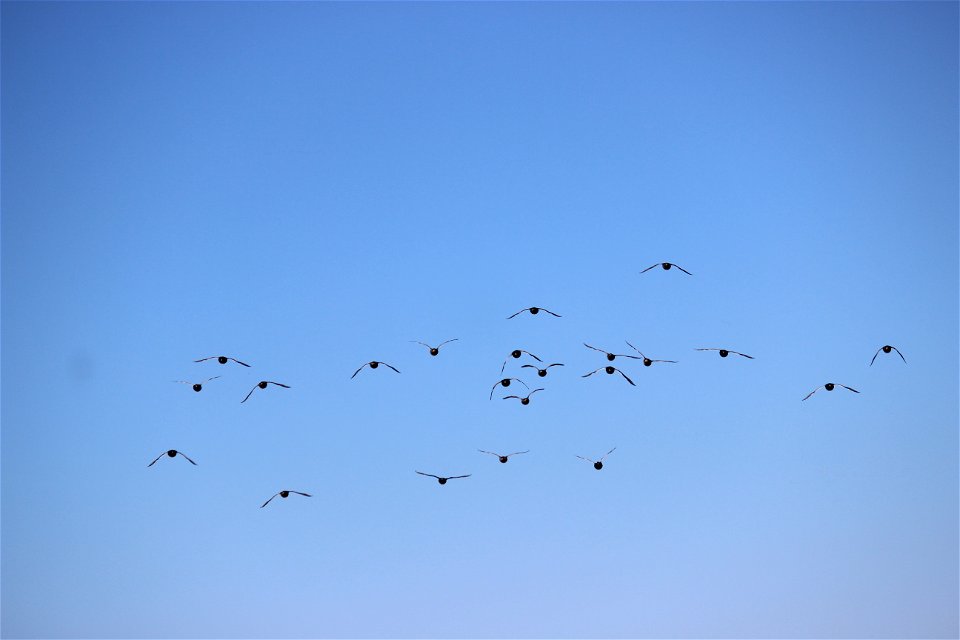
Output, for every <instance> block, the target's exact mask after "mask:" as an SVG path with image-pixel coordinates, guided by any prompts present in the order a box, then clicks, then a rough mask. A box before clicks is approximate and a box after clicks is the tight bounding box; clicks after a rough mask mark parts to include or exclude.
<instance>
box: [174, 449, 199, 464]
mask: <svg viewBox="0 0 960 640" xmlns="http://www.w3.org/2000/svg"><path fill="white" fill-rule="evenodd" d="M177 455H181V456H183V457H184V458H186V459H187V462H189V463H190V464H192V465H193V466H197V463H196V462H194V461H193V460H191V459H190V456H188V455H187V454H185V453H184V452H183V451H177Z"/></svg>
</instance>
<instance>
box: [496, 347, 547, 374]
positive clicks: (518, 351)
mask: <svg viewBox="0 0 960 640" xmlns="http://www.w3.org/2000/svg"><path fill="white" fill-rule="evenodd" d="M523 354H527V355H528V356H530V357H531V358H533V359H534V360H536V361H537V362H543V360H541V359H540V358H538V357H537V356H535V355H533V354H532V353H530V352H529V351H525V350H523V349H514V350H513V351H511V352H510V355H508V356H507V358H506V360H504V361H503V366H501V367H500V373H503V370H504V369H506V368H507V362H509V361H510V358H519V357H520V356H522V355H523Z"/></svg>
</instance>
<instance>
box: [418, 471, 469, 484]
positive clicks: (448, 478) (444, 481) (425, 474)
mask: <svg viewBox="0 0 960 640" xmlns="http://www.w3.org/2000/svg"><path fill="white" fill-rule="evenodd" d="M417 473H419V474H420V475H422V476H429V477H431V478H436V479H437V482H439V483H440V484H447V480H456V479H457V478H469V477H470V476H472V475H473V474H472V473H468V474H467V475H465V476H448V477H446V478H444V477H442V476H435V475H433V474H432V473H424V472H423V471H417Z"/></svg>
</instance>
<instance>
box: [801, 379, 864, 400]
mask: <svg viewBox="0 0 960 640" xmlns="http://www.w3.org/2000/svg"><path fill="white" fill-rule="evenodd" d="M834 387H843V388H844V389H849V390H850V391H853V392H854V393H860V392H859V391H857V390H856V389H854V388H853V387H848V386H847V385H845V384H840V383H839V382H828V383H827V384H822V385H820V386H819V387H817V388H816V389H814V390H813V391H811V392H810V393H808V394H807V395H806V397H804V399H803V400H806V399H807V398H809V397H810V396H812V395H813V394H815V393H816V392H817V391H820V389H826V390H827V391H833V388H834ZM803 400H801V401H800V402H803Z"/></svg>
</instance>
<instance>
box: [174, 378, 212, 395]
mask: <svg viewBox="0 0 960 640" xmlns="http://www.w3.org/2000/svg"><path fill="white" fill-rule="evenodd" d="M219 377H220V376H213V377H212V378H207V379H206V380H204V381H203V382H188V381H186V380H174V382H176V383H179V384H189V385H190V386H191V387H193V390H194V391H196V392H197V393H200V391H202V390H203V385H205V384H207V383H208V382H210V381H211V380H216V379H217V378H219Z"/></svg>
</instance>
